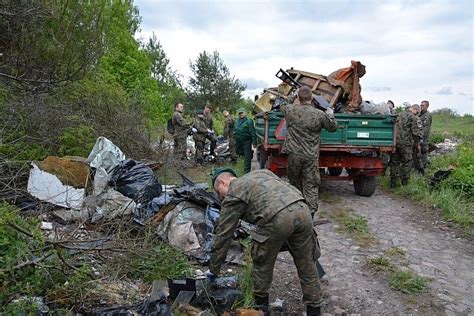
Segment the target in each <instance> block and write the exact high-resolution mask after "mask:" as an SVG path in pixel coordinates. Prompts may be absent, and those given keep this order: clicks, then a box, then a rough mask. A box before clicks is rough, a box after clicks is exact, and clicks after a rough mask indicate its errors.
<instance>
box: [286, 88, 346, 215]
mask: <svg viewBox="0 0 474 316" xmlns="http://www.w3.org/2000/svg"><path fill="white" fill-rule="evenodd" d="M312 99H313V94H312V92H311V89H309V88H308V87H302V88H300V89H299V90H298V100H296V101H295V103H294V104H286V103H284V104H282V106H281V110H282V111H283V113H284V114H285V118H286V126H287V130H286V139H285V142H284V144H283V149H282V151H283V152H284V153H286V154H288V167H287V175H288V180H289V181H290V183H291V184H292V185H294V186H296V187H297V188H298V189H299V190H300V191H301V192H302V193H303V196H304V198H305V199H306V202H307V203H308V205H309V207H310V209H311V214H312V215H314V213H315V212H316V211H317V210H318V193H319V192H318V191H319V185H320V183H321V177H320V174H319V143H320V132H321V129H323V128H325V129H327V130H328V131H330V132H334V131H336V129H337V123H336V120H335V119H334V114H333V112H332V109H330V110H328V111H327V112H326V113H324V112H323V111H321V110H319V109H316V108H315V107H314V106H313V105H312V104H311V101H312Z"/></svg>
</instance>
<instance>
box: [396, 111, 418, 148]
mask: <svg viewBox="0 0 474 316" xmlns="http://www.w3.org/2000/svg"><path fill="white" fill-rule="evenodd" d="M422 133H423V131H422V128H421V121H420V118H419V117H418V116H416V115H414V114H413V113H411V112H410V110H409V109H406V110H405V111H403V112H402V113H401V114H400V116H399V117H398V119H397V144H400V145H407V146H410V145H413V144H417V143H419V141H420V138H421V136H422V135H423V134H422Z"/></svg>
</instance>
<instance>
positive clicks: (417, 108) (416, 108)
mask: <svg viewBox="0 0 474 316" xmlns="http://www.w3.org/2000/svg"><path fill="white" fill-rule="evenodd" d="M410 109H411V111H412V112H413V114H418V113H420V106H419V105H418V104H413V105H412V106H411V108H410Z"/></svg>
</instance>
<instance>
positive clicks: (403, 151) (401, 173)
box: [390, 144, 413, 179]
mask: <svg viewBox="0 0 474 316" xmlns="http://www.w3.org/2000/svg"><path fill="white" fill-rule="evenodd" d="M412 168H413V146H412V145H411V144H408V145H404V144H397V150H396V152H395V154H392V156H391V157H390V177H392V178H398V177H401V178H406V179H408V178H410V171H411V169H412Z"/></svg>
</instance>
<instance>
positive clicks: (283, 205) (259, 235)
mask: <svg viewBox="0 0 474 316" xmlns="http://www.w3.org/2000/svg"><path fill="white" fill-rule="evenodd" d="M212 185H213V187H214V190H215V191H216V192H217V193H218V194H219V196H220V197H221V198H223V201H222V208H221V212H220V218H219V222H218V223H217V225H216V227H215V229H214V244H213V246H212V249H211V263H210V272H211V273H210V275H211V278H212V279H215V277H217V275H218V274H219V271H220V268H221V265H222V263H223V262H224V260H225V258H226V254H227V251H228V249H229V247H230V243H231V240H232V235H233V233H234V230H235V228H236V227H237V224H238V222H239V220H240V219H242V220H244V221H246V222H248V223H251V224H254V225H256V230H255V232H254V233H252V234H251V236H252V246H251V255H252V260H253V267H252V269H253V270H252V277H253V281H254V295H255V303H256V305H257V307H259V308H261V309H262V310H264V311H266V310H268V295H269V290H270V287H271V283H272V279H273V267H274V265H275V260H276V258H277V256H278V253H279V251H280V249H281V248H282V246H284V245H287V246H288V248H289V251H290V253H291V255H292V257H293V260H294V262H295V264H296V267H297V269H298V276H299V278H300V284H301V288H302V290H303V302H304V303H305V304H306V310H307V315H320V305H321V288H320V283H319V276H318V273H317V269H316V260H317V259H318V258H319V256H320V249H319V243H318V239H317V234H316V232H315V231H314V230H313V226H312V224H311V214H310V211H309V208H308V206H307V205H306V203H305V202H304V198H303V196H302V195H301V193H300V192H299V191H298V190H297V189H296V188H295V187H294V186H292V185H290V184H289V183H287V182H285V181H283V180H281V179H280V178H279V177H277V176H276V175H275V174H273V173H272V172H271V171H269V170H255V171H252V172H250V173H247V174H245V175H244V176H242V177H240V178H236V174H235V172H234V171H233V170H232V169H230V168H220V169H217V170H215V172H214V174H213V179H212ZM208 277H209V276H208Z"/></svg>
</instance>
